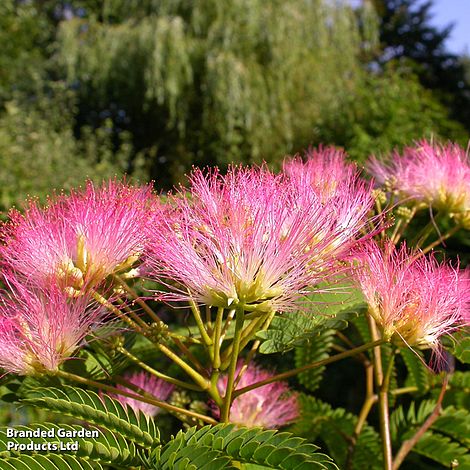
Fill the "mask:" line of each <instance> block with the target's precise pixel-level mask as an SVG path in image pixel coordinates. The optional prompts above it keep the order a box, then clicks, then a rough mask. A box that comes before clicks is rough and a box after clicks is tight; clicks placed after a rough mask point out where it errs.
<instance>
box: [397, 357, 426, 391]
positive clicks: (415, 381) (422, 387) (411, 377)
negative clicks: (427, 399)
mask: <svg viewBox="0 0 470 470" xmlns="http://www.w3.org/2000/svg"><path fill="white" fill-rule="evenodd" d="M400 355H401V357H402V358H403V361H404V362H405V365H406V368H407V370H408V376H407V380H406V383H405V385H406V386H410V387H417V388H418V393H419V394H423V393H425V392H426V391H427V390H428V389H429V375H430V372H429V369H428V368H427V366H426V364H425V363H424V359H423V356H422V354H421V353H420V352H419V351H413V350H411V349H410V348H401V349H400Z"/></svg>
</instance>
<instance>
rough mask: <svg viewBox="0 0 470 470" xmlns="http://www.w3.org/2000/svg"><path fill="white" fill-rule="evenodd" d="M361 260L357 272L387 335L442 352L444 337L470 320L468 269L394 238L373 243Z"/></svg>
mask: <svg viewBox="0 0 470 470" xmlns="http://www.w3.org/2000/svg"><path fill="white" fill-rule="evenodd" d="M415 254H416V253H415ZM413 258H414V259H413ZM359 259H360V260H361V261H360V264H361V265H360V267H359V268H358V269H357V270H356V271H355V276H356V278H357V280H358V282H359V284H360V286H361V287H362V291H363V293H364V295H365V298H366V300H367V302H368V303H369V312H370V314H371V315H372V316H373V317H374V319H375V321H376V322H377V324H378V325H379V326H380V328H381V329H382V332H383V337H384V338H386V339H389V340H392V341H397V342H398V343H406V344H407V345H409V346H418V347H423V348H432V349H434V350H435V351H437V350H438V349H439V338H440V336H442V335H444V334H446V333H450V332H452V331H454V330H456V329H457V328H459V327H461V326H463V325H465V324H468V323H469V322H468V320H469V309H470V279H469V277H468V274H467V273H465V272H463V273H462V272H459V271H458V269H454V268H453V267H451V266H448V265H445V264H439V263H438V262H437V261H436V260H435V259H434V258H433V257H432V256H431V257H425V256H424V255H422V256H420V257H418V258H416V257H413V254H410V253H409V252H408V250H407V249H406V246H404V245H403V246H402V247H401V248H400V249H396V248H395V247H394V245H393V244H391V243H389V244H387V245H385V247H384V249H381V247H379V246H378V245H377V244H376V243H372V242H371V243H369V244H368V246H366V247H365V249H364V250H363V251H362V252H361V253H360V254H359Z"/></svg>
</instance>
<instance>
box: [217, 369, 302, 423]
mask: <svg viewBox="0 0 470 470" xmlns="http://www.w3.org/2000/svg"><path fill="white" fill-rule="evenodd" d="M241 367H242V364H241V362H240V363H239V364H238V366H237V372H236V376H237V375H238V374H239V373H240V370H241ZM273 375H274V374H273V373H271V372H269V371H267V370H264V369H262V368H261V367H258V366H255V365H250V366H248V368H247V369H246V371H245V372H244V374H243V375H242V376H241V378H240V380H239V382H238V386H237V389H242V388H244V387H247V386H249V385H252V384H254V383H257V382H261V381H262V380H266V379H269V378H271V377H272V376H273ZM217 387H218V389H219V391H220V392H221V393H225V390H226V389H227V376H225V375H224V376H222V377H221V378H220V379H219V381H218V383H217ZM299 412H300V410H299V403H298V397H297V394H295V393H294V392H292V391H290V390H289V385H288V384H287V383H286V382H273V383H271V384H267V385H264V386H262V387H259V388H256V389H254V390H251V391H249V392H246V393H244V394H242V395H240V396H238V397H237V398H235V400H234V401H233V403H232V406H231V409H230V421H231V422H232V423H235V424H238V425H241V426H248V427H257V426H258V427H262V428H266V429H275V428H278V427H281V426H285V425H287V424H290V423H292V422H293V421H295V420H296V419H297V418H298V417H299ZM214 415H215V417H217V418H218V417H219V413H218V410H217V409H215V408H214Z"/></svg>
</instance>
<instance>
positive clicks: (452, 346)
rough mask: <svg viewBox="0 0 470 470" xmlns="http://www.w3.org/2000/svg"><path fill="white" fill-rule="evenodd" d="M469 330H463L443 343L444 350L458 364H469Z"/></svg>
mask: <svg viewBox="0 0 470 470" xmlns="http://www.w3.org/2000/svg"><path fill="white" fill-rule="evenodd" d="M469 333H470V329H469V328H464V329H462V330H460V331H458V332H457V333H454V334H453V335H452V336H448V337H447V338H446V341H445V345H446V349H447V350H448V351H449V352H450V353H451V354H452V355H454V356H455V357H456V358H457V359H458V360H459V361H460V362H463V363H464V364H470V335H469Z"/></svg>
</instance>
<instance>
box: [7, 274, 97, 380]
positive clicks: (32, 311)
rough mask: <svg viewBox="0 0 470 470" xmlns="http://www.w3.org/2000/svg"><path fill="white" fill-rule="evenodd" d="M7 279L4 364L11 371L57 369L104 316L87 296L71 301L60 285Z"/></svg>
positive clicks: (24, 371)
mask: <svg viewBox="0 0 470 470" xmlns="http://www.w3.org/2000/svg"><path fill="white" fill-rule="evenodd" d="M5 280H6V282H7V283H8V285H9V287H10V292H9V293H5V295H4V296H3V297H2V298H1V302H0V367H2V368H3V369H5V370H6V371H8V372H13V373H15V374H19V375H35V374H39V373H42V372H44V371H55V370H57V368H58V366H59V365H60V364H61V363H62V362H63V361H64V360H66V359H67V358H69V357H71V356H72V354H73V353H74V352H75V350H76V349H77V347H78V346H79V345H80V343H81V342H82V340H83V339H84V338H85V336H86V335H87V334H88V333H89V331H90V329H93V328H96V327H98V326H99V324H100V321H101V320H102V319H103V318H104V312H103V309H102V308H100V307H99V306H97V305H93V304H90V303H89V300H88V299H87V297H86V296H85V295H83V296H80V297H79V298H77V299H74V300H73V301H71V299H70V298H68V296H67V295H64V293H63V292H62V291H61V290H60V289H59V288H58V287H57V286H51V288H50V289H28V288H26V287H24V286H23V285H21V284H20V283H18V282H17V281H16V280H15V279H14V278H12V279H8V277H6V278H5Z"/></svg>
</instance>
